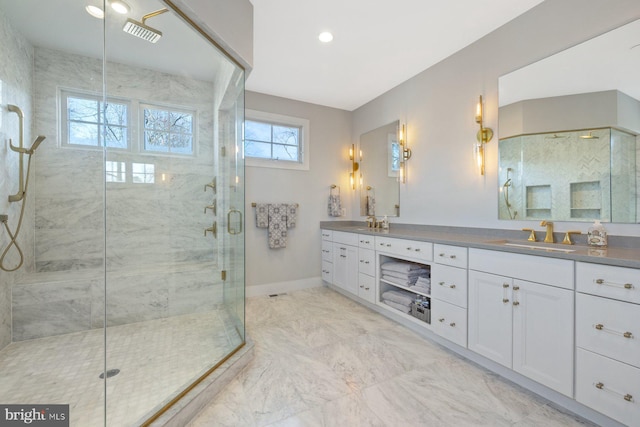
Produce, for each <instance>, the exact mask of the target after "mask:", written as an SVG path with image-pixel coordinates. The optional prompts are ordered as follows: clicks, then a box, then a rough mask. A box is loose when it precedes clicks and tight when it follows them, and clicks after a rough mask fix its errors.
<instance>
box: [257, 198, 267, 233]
mask: <svg viewBox="0 0 640 427" xmlns="http://www.w3.org/2000/svg"><path fill="white" fill-rule="evenodd" d="M268 226H269V204H268V203H256V227H258V228H267V227H268Z"/></svg>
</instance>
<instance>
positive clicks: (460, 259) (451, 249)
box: [433, 243, 467, 268]
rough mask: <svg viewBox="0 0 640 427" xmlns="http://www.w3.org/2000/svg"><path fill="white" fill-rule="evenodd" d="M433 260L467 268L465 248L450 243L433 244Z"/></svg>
mask: <svg viewBox="0 0 640 427" xmlns="http://www.w3.org/2000/svg"><path fill="white" fill-rule="evenodd" d="M433 254H434V257H433V259H434V261H435V262H437V263H439V264H446V265H451V266H453V267H460V268H467V248H463V247H460V246H450V245H441V244H437V243H436V244H435V245H433Z"/></svg>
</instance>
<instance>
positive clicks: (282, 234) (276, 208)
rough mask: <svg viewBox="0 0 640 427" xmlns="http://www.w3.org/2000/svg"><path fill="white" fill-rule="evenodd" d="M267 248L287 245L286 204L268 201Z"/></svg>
mask: <svg viewBox="0 0 640 427" xmlns="http://www.w3.org/2000/svg"><path fill="white" fill-rule="evenodd" d="M268 212H269V228H268V234H269V248H271V249H278V248H286V247H287V205H286V204H284V203H270V204H269V208H268Z"/></svg>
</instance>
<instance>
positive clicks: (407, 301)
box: [382, 290, 415, 313]
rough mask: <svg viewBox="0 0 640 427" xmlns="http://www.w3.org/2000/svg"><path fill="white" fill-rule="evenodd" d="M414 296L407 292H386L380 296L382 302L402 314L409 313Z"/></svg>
mask: <svg viewBox="0 0 640 427" xmlns="http://www.w3.org/2000/svg"><path fill="white" fill-rule="evenodd" d="M414 298H415V295H414V294H412V293H411V292H407V291H401V290H397V291H386V292H384V293H383V294H382V302H384V303H385V304H387V305H388V306H389V307H393V308H395V309H396V310H399V311H401V312H403V313H411V303H412V302H413V299H414Z"/></svg>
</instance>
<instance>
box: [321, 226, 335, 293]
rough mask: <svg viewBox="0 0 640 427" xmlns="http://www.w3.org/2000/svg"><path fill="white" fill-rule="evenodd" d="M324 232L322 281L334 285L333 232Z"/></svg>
mask: <svg viewBox="0 0 640 427" xmlns="http://www.w3.org/2000/svg"><path fill="white" fill-rule="evenodd" d="M321 232H322V280H324V281H325V282H327V283H333V240H332V237H333V232H332V231H331V230H321Z"/></svg>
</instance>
